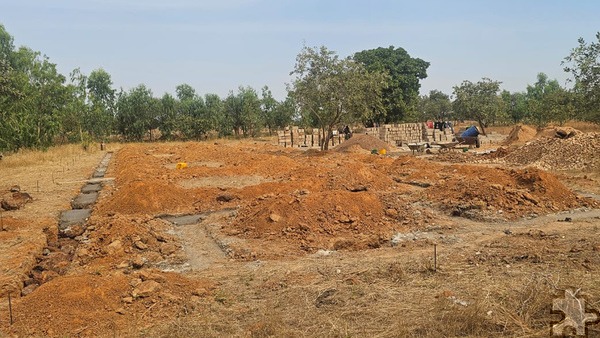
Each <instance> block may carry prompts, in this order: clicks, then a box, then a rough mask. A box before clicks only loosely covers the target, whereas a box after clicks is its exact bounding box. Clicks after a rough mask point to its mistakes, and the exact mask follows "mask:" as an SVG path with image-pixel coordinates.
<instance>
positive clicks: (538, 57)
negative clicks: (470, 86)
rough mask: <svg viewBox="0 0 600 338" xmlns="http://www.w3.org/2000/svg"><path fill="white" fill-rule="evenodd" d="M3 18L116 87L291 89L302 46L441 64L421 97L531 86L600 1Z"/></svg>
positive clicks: (133, 1)
mask: <svg viewBox="0 0 600 338" xmlns="http://www.w3.org/2000/svg"><path fill="white" fill-rule="evenodd" d="M0 23H2V24H3V25H4V26H5V28H6V30H7V31H8V32H9V33H10V34H11V35H12V36H13V37H14V38H15V44H16V45H17V46H21V45H25V46H28V47H30V48H32V49H33V50H37V51H41V52H42V53H43V54H46V55H47V56H48V57H49V58H50V61H51V62H53V63H56V64H57V65H58V69H59V71H60V72H61V73H63V74H64V75H66V76H68V74H69V72H70V71H71V70H73V69H74V68H77V67H79V68H81V70H82V71H83V72H84V73H85V74H89V73H90V72H91V71H92V70H94V69H97V68H104V69H105V70H106V71H107V72H108V73H110V74H111V76H112V80H113V83H114V86H115V88H120V87H122V88H123V89H125V90H128V89H130V88H132V87H134V86H136V85H138V84H140V83H143V84H145V85H147V86H148V87H149V88H151V89H152V91H153V94H154V95H155V96H162V94H164V93H165V92H169V93H174V91H175V87H176V86H177V85H178V84H182V83H187V84H190V85H191V86H192V87H194V88H195V89H196V91H197V93H199V94H206V93H216V94H218V95H220V96H221V97H224V96H226V95H227V93H228V92H229V91H230V90H236V89H237V87H238V86H240V85H244V86H252V87H254V88H255V89H257V90H260V88H261V87H262V86H264V85H268V86H269V87H270V88H271V89H272V91H273V94H274V95H275V97H276V98H277V99H283V98H284V97H285V95H286V89H285V88H286V87H285V84H286V83H289V82H290V80H291V78H290V76H289V73H290V71H291V70H292V69H293V66H294V62H295V57H296V55H297V54H298V52H299V51H300V50H301V48H302V46H303V44H306V45H307V46H311V47H313V46H320V45H325V46H327V47H328V48H329V49H331V50H334V51H336V52H337V53H338V54H339V55H341V56H348V55H351V54H353V53H355V52H358V51H361V50H365V49H372V48H377V47H389V46H390V45H393V46H395V47H402V48H404V49H406V50H407V51H408V53H409V54H410V55H411V56H412V57H418V58H421V59H423V60H425V61H428V62H430V63H431V65H430V67H429V69H428V71H427V73H428V77H427V79H425V80H424V81H422V87H421V93H422V94H425V93H428V92H429V91H430V90H433V89H438V90H441V91H443V92H445V93H447V94H451V93H452V87H453V86H455V85H458V84H460V83H461V82H462V81H463V80H470V81H474V82H475V81H477V80H479V79H481V78H482V77H489V78H491V79H493V80H497V81H501V82H502V88H503V89H507V90H510V91H521V90H525V88H526V86H527V84H532V83H534V82H535V80H536V74H537V73H539V72H544V73H546V74H548V76H549V77H550V78H551V79H557V80H559V83H561V84H562V85H565V80H566V79H567V77H568V74H566V73H564V72H563V70H562V66H561V61H562V60H563V58H564V57H565V56H567V55H568V54H569V52H570V50H571V49H572V48H574V47H575V46H576V45H577V39H578V38H579V37H583V38H584V39H585V40H586V41H592V40H593V39H594V37H595V34H596V32H598V31H600V1H598V0H560V1H559V0H496V1H488V0H478V1H477V0H456V1H451V0H437V1H436V0H421V1H419V0H414V1H400V0H396V1H393V0H370V1H366V0H365V1H358V0H345V1H344V0H329V1H328V0H295V1H291V0H196V1H192V0H35V1H32V0H19V1H15V0H10V1H8V0H0Z"/></svg>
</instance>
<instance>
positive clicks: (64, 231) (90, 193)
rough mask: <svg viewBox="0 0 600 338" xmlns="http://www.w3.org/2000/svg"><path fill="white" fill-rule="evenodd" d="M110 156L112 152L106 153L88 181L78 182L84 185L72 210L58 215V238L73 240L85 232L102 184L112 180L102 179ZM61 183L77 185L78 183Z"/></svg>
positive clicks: (74, 200)
mask: <svg viewBox="0 0 600 338" xmlns="http://www.w3.org/2000/svg"><path fill="white" fill-rule="evenodd" d="M112 154H113V153H112V152H108V153H106V155H104V158H103V159H102V161H101V162H100V164H99V165H98V167H97V168H96V170H95V171H94V173H93V174H92V178H91V179H90V180H84V181H80V182H82V183H86V184H85V185H84V186H83V187H82V188H81V193H80V194H79V195H77V196H76V197H75V198H74V199H73V200H72V201H71V207H72V210H65V211H63V212H61V214H60V219H59V221H58V235H59V236H60V237H69V238H75V237H77V236H79V235H81V234H82V233H83V232H84V231H85V228H86V226H85V225H86V223H87V220H88V219H89V218H90V216H91V214H92V208H93V206H94V204H95V203H96V201H97V200H98V196H99V193H100V191H101V190H102V183H103V182H106V181H110V180H113V179H110V178H104V175H105V174H106V170H107V169H108V164H109V162H110V159H111V157H112ZM63 183H78V181H75V182H63ZM58 184H60V183H58Z"/></svg>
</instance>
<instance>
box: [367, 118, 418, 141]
mask: <svg viewBox="0 0 600 338" xmlns="http://www.w3.org/2000/svg"><path fill="white" fill-rule="evenodd" d="M425 129H426V127H425V124H423V123H401V124H384V125H382V126H380V127H374V128H367V134H369V135H373V136H375V137H378V138H379V139H380V140H382V141H385V142H387V143H389V144H392V145H395V146H401V145H403V144H407V143H420V142H427V140H426V139H425V137H426V136H427V132H426V131H425Z"/></svg>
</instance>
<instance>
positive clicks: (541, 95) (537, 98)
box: [527, 73, 561, 127]
mask: <svg viewBox="0 0 600 338" xmlns="http://www.w3.org/2000/svg"><path fill="white" fill-rule="evenodd" d="M560 89H561V88H560V85H559V84H558V81H557V80H548V76H547V75H546V74H544V73H539V74H538V75H537V81H536V82H535V83H534V84H533V85H527V111H528V118H529V119H530V120H531V121H532V122H533V123H535V125H536V126H538V127H542V126H545V125H546V124H547V123H548V122H549V121H550V120H551V115H550V111H549V109H548V108H549V107H548V98H549V97H550V96H551V95H552V94H553V93H554V92H556V91H559V90H560Z"/></svg>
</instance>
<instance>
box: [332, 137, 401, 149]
mask: <svg viewBox="0 0 600 338" xmlns="http://www.w3.org/2000/svg"><path fill="white" fill-rule="evenodd" d="M356 146H359V147H360V148H362V149H365V150H368V151H371V150H373V149H377V150H380V149H385V150H386V151H388V152H389V151H390V150H391V149H392V148H391V146H390V145H389V144H388V143H386V142H384V141H382V140H380V139H378V138H377V137H374V136H371V135H366V134H353V135H352V137H351V138H350V139H349V140H346V141H344V142H343V143H342V144H340V145H339V146H337V147H335V148H334V150H335V151H339V152H356V148H357V147H356Z"/></svg>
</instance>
